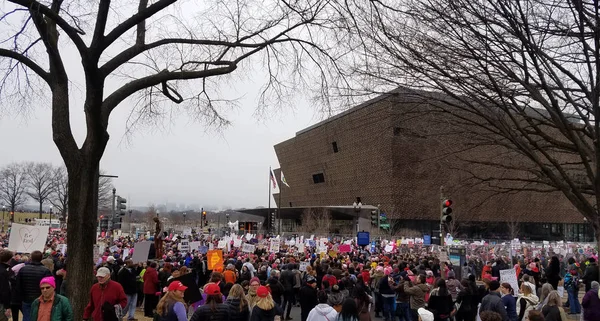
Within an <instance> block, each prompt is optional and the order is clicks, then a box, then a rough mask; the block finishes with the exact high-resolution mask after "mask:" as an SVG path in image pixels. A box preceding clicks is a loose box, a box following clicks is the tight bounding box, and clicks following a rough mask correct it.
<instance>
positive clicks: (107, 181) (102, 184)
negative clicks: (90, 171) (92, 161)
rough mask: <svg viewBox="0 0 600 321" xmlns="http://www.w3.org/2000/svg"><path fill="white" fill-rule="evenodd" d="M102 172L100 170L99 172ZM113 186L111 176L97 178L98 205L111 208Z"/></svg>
mask: <svg viewBox="0 0 600 321" xmlns="http://www.w3.org/2000/svg"><path fill="white" fill-rule="evenodd" d="M102 173H103V172H102V171H100V174H102ZM113 188H114V186H113V184H112V178H110V177H104V176H100V178H99V179H98V207H99V208H104V209H112V201H113V199H112V197H113V195H112V194H113V192H112V190H113Z"/></svg>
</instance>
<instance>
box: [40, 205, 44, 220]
mask: <svg viewBox="0 0 600 321" xmlns="http://www.w3.org/2000/svg"><path fill="white" fill-rule="evenodd" d="M42 206H43V203H42V201H40V220H41V219H42V211H43V210H44V209H43V208H42Z"/></svg>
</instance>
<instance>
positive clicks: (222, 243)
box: [217, 241, 227, 249]
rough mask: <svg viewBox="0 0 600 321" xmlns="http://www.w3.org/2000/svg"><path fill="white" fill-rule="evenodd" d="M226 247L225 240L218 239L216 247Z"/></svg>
mask: <svg viewBox="0 0 600 321" xmlns="http://www.w3.org/2000/svg"><path fill="white" fill-rule="evenodd" d="M226 247H227V242H225V241H219V243H218V244H217V248H218V249H224V248H226Z"/></svg>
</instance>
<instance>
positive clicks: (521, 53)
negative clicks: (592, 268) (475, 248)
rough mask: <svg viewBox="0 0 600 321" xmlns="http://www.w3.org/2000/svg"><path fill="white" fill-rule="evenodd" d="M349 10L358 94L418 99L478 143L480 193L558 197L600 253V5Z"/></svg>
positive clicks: (358, 5) (417, 2) (528, 0)
mask: <svg viewBox="0 0 600 321" xmlns="http://www.w3.org/2000/svg"><path fill="white" fill-rule="evenodd" d="M343 6H344V8H345V10H346V15H347V16H348V17H349V18H350V19H347V20H345V22H346V23H347V28H348V30H350V31H351V32H350V33H349V34H350V35H351V40H349V41H348V42H347V44H348V45H349V46H350V47H352V48H354V49H356V52H357V56H360V59H357V62H358V63H356V64H351V65H350V68H351V70H353V72H354V74H355V75H358V76H359V80H360V82H358V81H357V82H355V83H354V84H355V85H354V88H356V89H358V92H359V93H367V92H368V93H371V94H373V93H381V92H387V91H389V90H390V89H392V88H397V87H399V86H400V87H404V88H407V87H409V88H408V89H407V91H408V92H407V93H406V95H411V96H412V97H418V98H420V101H421V104H418V103H417V105H418V106H424V108H425V106H429V107H427V108H430V107H431V108H430V109H432V111H434V112H438V113H444V115H445V116H446V119H447V121H448V123H449V124H452V126H453V127H455V128H460V129H461V130H463V131H468V132H470V133H475V134H471V136H470V137H471V138H472V139H473V148H480V149H481V150H484V151H486V152H488V153H487V155H491V157H487V158H485V159H471V160H469V161H470V164H471V165H470V166H469V167H466V168H465V169H466V170H467V172H468V173H469V174H470V176H471V178H472V179H473V180H476V181H478V182H479V183H480V185H479V186H480V187H481V188H482V189H483V188H485V189H489V190H495V191H497V192H498V193H507V192H514V191H533V192H543V193H548V192H559V193H561V194H562V195H564V197H566V199H567V200H568V201H569V202H570V203H571V204H572V205H573V206H574V207H575V208H577V210H579V212H581V214H582V215H583V216H584V217H585V218H587V220H588V222H589V223H590V224H592V226H593V227H594V229H595V231H596V239H597V240H599V242H600V215H599V212H598V210H599V207H600V176H599V174H600V173H599V172H600V161H599V156H600V122H599V121H598V119H600V90H598V88H599V87H600V77H599V75H598V74H599V72H598V71H599V70H600V60H599V58H600V42H599V41H597V40H598V39H600V29H598V27H597V23H596V22H597V17H598V13H599V11H600V10H599V3H598V2H593V1H574V0H568V1H559V0H550V1H539V0H524V1H512V0H498V1H487V0H485V1H467V0H456V1H449V2H439V1H433V0H404V1H401V2H400V3H397V2H395V1H394V2H392V1H385V0H384V1H367V2H365V1H356V0H355V1H345V2H344V5H343ZM351 87H352V86H351ZM427 108H425V109H427ZM498 169H501V170H498Z"/></svg>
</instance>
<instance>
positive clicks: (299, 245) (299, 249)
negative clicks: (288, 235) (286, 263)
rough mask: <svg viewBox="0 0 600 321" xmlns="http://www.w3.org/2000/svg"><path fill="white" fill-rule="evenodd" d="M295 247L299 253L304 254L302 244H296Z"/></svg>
mask: <svg viewBox="0 0 600 321" xmlns="http://www.w3.org/2000/svg"><path fill="white" fill-rule="evenodd" d="M296 247H297V248H298V252H299V253H304V243H298V244H297V245H296Z"/></svg>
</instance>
